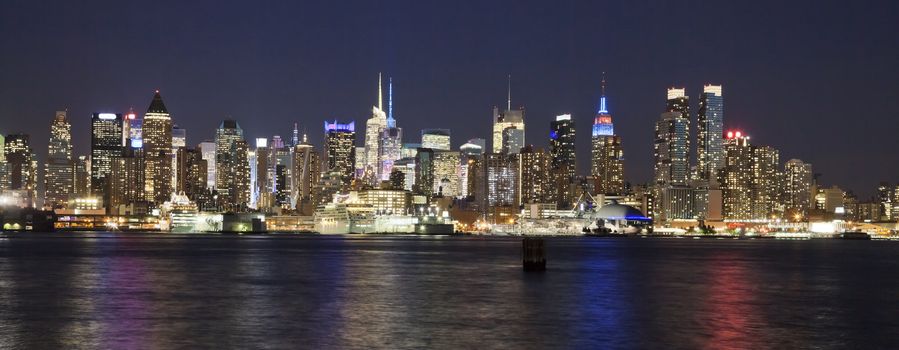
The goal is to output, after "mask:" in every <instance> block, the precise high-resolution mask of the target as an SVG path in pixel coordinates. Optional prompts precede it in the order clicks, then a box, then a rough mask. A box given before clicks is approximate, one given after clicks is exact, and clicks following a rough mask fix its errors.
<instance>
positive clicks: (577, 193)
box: [0, 73, 899, 239]
mask: <svg viewBox="0 0 899 350" xmlns="http://www.w3.org/2000/svg"><path fill="white" fill-rule="evenodd" d="M372 77H373V79H372V87H373V88H372V89H371V91H372V95H373V96H376V97H375V98H374V99H373V106H372V107H371V116H370V117H369V118H367V119H364V120H353V119H339V118H337V119H332V120H324V121H323V122H322V123H313V124H311V125H308V126H307V125H304V126H303V130H304V131H303V132H300V125H299V123H293V124H292V125H291V128H290V129H287V130H289V131H288V132H286V133H284V134H283V135H281V134H279V135H273V136H271V137H250V136H251V135H245V133H244V130H243V128H242V126H241V125H246V123H247V122H256V121H255V120H249V121H248V120H244V121H240V120H238V119H234V118H227V119H224V120H222V121H221V122H220V123H218V127H217V128H214V138H212V139H207V140H197V139H191V138H188V135H189V131H191V130H186V129H184V128H181V127H179V126H178V124H177V122H178V118H177V113H174V112H172V111H171V110H170V109H169V107H168V105H167V104H166V103H165V101H164V99H163V96H162V92H161V91H160V90H155V91H154V92H153V94H152V95H151V96H150V98H149V103H148V107H147V108H146V110H145V112H144V111H143V110H141V111H134V109H131V110H128V111H123V112H118V111H112V112H109V111H106V112H94V113H84V114H83V115H81V116H73V115H71V114H72V113H70V111H67V110H62V111H57V112H56V113H55V114H52V116H51V117H50V118H49V119H50V125H49V126H50V140H49V143H47V144H43V143H41V142H37V141H36V140H32V139H31V137H30V136H29V135H26V134H15V133H11V134H7V135H6V137H5V138H3V139H0V146H2V148H3V152H2V153H3V157H0V211H2V214H3V216H2V228H3V230H5V231H38V232H40V231H104V230H108V231H137V232H146V231H160V232H181V233H190V232H195V233H196V232H219V233H248V232H255V233H262V232H281V233H287V232H294V233H305V232H309V233H322V234H351V233H359V234H362V233H388V234H403V233H407V234H499V235H561V236H583V235H613V236H625V235H631V236H633V235H637V236H691V237H692V236H699V237H758V238H786V239H811V238H861V239H869V238H875V239H893V238H896V237H897V235H896V230H897V219H899V184H895V183H887V182H883V183H880V184H879V185H876V193H877V195H876V196H875V197H873V198H869V199H863V198H859V197H858V196H856V195H854V194H853V192H852V191H850V190H844V189H842V188H840V187H839V186H838V185H836V184H828V183H825V182H823V181H821V180H819V179H820V176H819V175H820V174H816V173H815V171H814V166H813V165H812V164H810V163H808V162H805V161H802V160H801V159H799V158H791V159H789V160H786V161H783V160H782V159H781V151H780V150H778V148H777V147H776V146H774V145H763V144H757V143H756V142H755V141H754V139H751V138H750V132H748V131H745V130H734V129H731V128H728V127H727V125H728V120H729V119H726V118H725V96H726V94H725V91H726V90H725V89H724V86H723V85H721V84H705V85H703V86H702V87H701V89H699V91H700V93H699V98H698V103H696V102H692V101H696V100H697V99H695V98H691V97H690V95H691V93H690V91H695V90H694V88H693V87H671V88H668V89H667V91H664V90H662V91H659V99H658V105H659V111H660V114H659V117H658V119H657V120H656V121H655V123H654V125H652V129H651V130H652V131H653V134H654V138H653V140H652V147H653V154H654V155H653V158H652V159H646V160H641V159H635V158H626V157H625V156H624V155H625V154H626V153H627V145H628V144H629V143H631V144H632V143H633V142H635V141H636V140H623V139H622V138H621V137H620V136H619V132H620V130H621V128H620V127H618V128H616V127H615V120H616V119H615V118H614V117H613V112H614V111H612V110H611V108H610V106H611V105H612V101H614V99H613V98H612V96H614V95H615V94H616V92H615V90H614V87H613V85H612V84H609V83H608V82H607V80H606V77H605V74H604V75H603V77H602V79H601V80H600V81H599V82H597V90H598V93H599V96H600V97H599V103H598V108H597V110H596V114H595V118H593V123H592V125H590V126H588V127H589V129H590V131H591V132H590V135H591V136H590V138H589V139H588V140H581V139H579V138H578V137H577V133H576V130H577V129H578V128H579V126H578V124H577V122H576V119H575V118H573V117H572V114H570V113H566V114H559V115H557V116H555V117H545V116H534V115H530V114H527V113H526V109H525V108H524V107H513V102H512V101H513V100H512V96H513V94H512V79H511V76H509V77H508V78H509V81H508V86H507V91H506V95H507V98H506V101H505V102H506V103H505V105H504V106H502V107H500V106H494V107H493V111H492V118H490V117H489V116H487V115H486V113H488V112H489V110H487V109H485V117H484V118H483V119H484V126H485V128H484V129H483V130H482V133H483V135H484V138H474V139H469V140H466V141H464V142H460V141H458V140H455V141H454V139H453V137H452V136H453V131H452V130H451V129H443V128H426V129H422V130H420V132H419V131H417V130H410V129H404V128H403V127H402V125H403V119H402V118H400V116H401V115H402V114H400V113H395V112H394V108H395V107H396V106H401V105H402V104H400V103H394V96H395V94H401V93H402V92H400V91H395V90H394V80H393V78H392V77H390V76H389V75H388V76H387V77H386V79H385V77H384V74H382V73H378V74H377V75H374V74H373V75H372ZM374 78H376V79H374ZM385 80H386V84H385ZM385 85H386V89H385ZM385 90H386V101H385V93H384V91H385ZM735 98H740V97H739V96H736V97H735ZM385 102H386V103H385ZM694 110H695V111H696V112H695V113H694V112H693V111H694ZM693 120H695V121H696V122H695V123H694V122H693ZM88 122H89V123H90V152H89V153H88V154H83V155H79V154H76V153H75V152H74V151H73V139H74V138H77V137H78V135H73V133H72V132H71V129H72V123H88ZM241 122H243V123H244V124H241ZM491 123H492V125H491ZM316 124H317V125H316ZM691 124H695V125H696V127H695V128H691ZM737 124H738V123H737ZM526 125H529V127H528V128H527V129H531V130H533V129H535V128H539V129H543V130H545V131H546V134H547V135H548V138H547V139H545V140H538V142H543V143H547V144H548V147H547V148H542V147H539V146H535V143H534V141H533V140H529V139H526V132H525V130H526V127H525V126H526ZM213 126H214V125H210V127H211V128H212V127H213ZM486 126H491V127H490V128H487V127H486ZM310 128H312V130H315V129H318V130H320V131H319V132H321V133H322V134H323V137H322V140H323V141H322V144H320V145H316V144H313V143H311V142H310V141H309V137H308V131H309V129H310ZM694 139H695V140H696V142H691V141H692V140H694ZM488 140H489V143H488ZM410 141H411V142H410ZM583 142H589V143H590V146H591V147H590V153H589V154H587V155H581V156H580V157H579V156H578V152H577V145H578V144H579V143H583ZM454 144H458V145H459V146H458V147H454ZM41 149H46V150H47V152H46V157H45V160H44V161H43V164H42V163H41V162H40V161H38V157H37V153H38V152H39V150H41ZM694 155H695V156H694ZM585 156H586V157H585ZM584 158H586V160H582V161H584V162H589V164H590V166H589V169H588V171H587V172H586V173H582V172H580V168H579V167H578V165H577V164H578V159H584ZM640 161H645V162H651V163H652V164H653V169H654V174H653V177H652V179H651V180H650V181H648V182H645V183H635V182H632V181H628V171H627V169H628V166H629V165H630V164H633V163H634V162H640ZM38 179H41V181H38ZM874 187H875V186H874V185H873V184H872V188H874Z"/></svg>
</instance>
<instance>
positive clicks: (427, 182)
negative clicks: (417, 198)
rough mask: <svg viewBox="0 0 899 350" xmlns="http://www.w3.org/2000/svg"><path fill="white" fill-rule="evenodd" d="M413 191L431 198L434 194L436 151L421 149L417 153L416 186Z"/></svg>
mask: <svg viewBox="0 0 899 350" xmlns="http://www.w3.org/2000/svg"><path fill="white" fill-rule="evenodd" d="M412 190H413V191H415V192H416V193H418V194H421V195H425V196H431V195H433V194H434V193H435V192H434V150H432V149H430V148H419V149H418V152H416V153H415V184H414V185H413V186H412Z"/></svg>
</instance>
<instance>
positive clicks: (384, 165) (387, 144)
mask: <svg viewBox="0 0 899 350" xmlns="http://www.w3.org/2000/svg"><path fill="white" fill-rule="evenodd" d="M402 149H403V129H402V128H399V127H397V126H396V119H394V118H393V78H387V127H386V128H384V130H383V131H382V132H381V138H380V143H379V144H378V151H379V152H380V153H381V154H380V156H379V159H380V165H381V166H380V169H379V178H380V180H381V181H386V180H389V179H390V173H391V172H392V171H393V163H394V162H396V161H397V160H399V159H400V158H401V154H400V153H401V152H402Z"/></svg>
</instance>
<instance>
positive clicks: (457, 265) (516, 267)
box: [0, 234, 899, 349]
mask: <svg viewBox="0 0 899 350" xmlns="http://www.w3.org/2000/svg"><path fill="white" fill-rule="evenodd" d="M60 237H65V236H62V235H33V234H32V235H13V236H12V237H11V238H9V239H7V240H5V241H2V242H0V308H2V314H0V348H29V349H30V348H173V347H199V346H204V347H228V348H234V347H238V348H247V347H251V348H255V347H273V348H369V347H382V348H433V347H439V348H448V347H449V348H485V347H486V348H489V347H520V348H535V347H536V348H622V347H624V348H658V347H681V348H733V347H737V348H768V347H778V348H797V347H817V348H845V347H865V348H877V347H885V348H891V347H895V346H894V345H896V344H897V339H895V338H896V334H899V320H897V316H896V315H899V292H897V291H899V278H897V275H896V273H895V271H897V267H899V262H897V260H899V259H897V257H899V254H897V253H899V245H897V244H895V243H892V242H839V241H807V242H780V241H778V242H775V241H705V240H701V241H693V240H691V241H684V240H662V239H660V240H652V239H554V240H549V241H548V242H547V248H548V254H549V255H548V260H549V265H548V267H549V270H548V271H547V272H545V273H524V272H522V271H521V267H520V256H519V254H520V243H519V241H518V240H514V239H485V238H451V239H426V238H413V239H408V238H382V237H366V238H357V237H351V238H339V237H262V238H258V239H246V237H220V236H212V237H209V236H202V237H190V238H186V237H184V236H133V235H132V236H121V237H118V238H115V239H113V238H110V236H109V235H104V234H95V235H93V236H92V237H87V238H60Z"/></svg>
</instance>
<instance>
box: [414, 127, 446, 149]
mask: <svg viewBox="0 0 899 350" xmlns="http://www.w3.org/2000/svg"><path fill="white" fill-rule="evenodd" d="M450 135H451V134H450V130H449V129H423V130H422V131H421V147H422V148H430V149H433V150H441V151H449V150H450V149H451V147H450Z"/></svg>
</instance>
